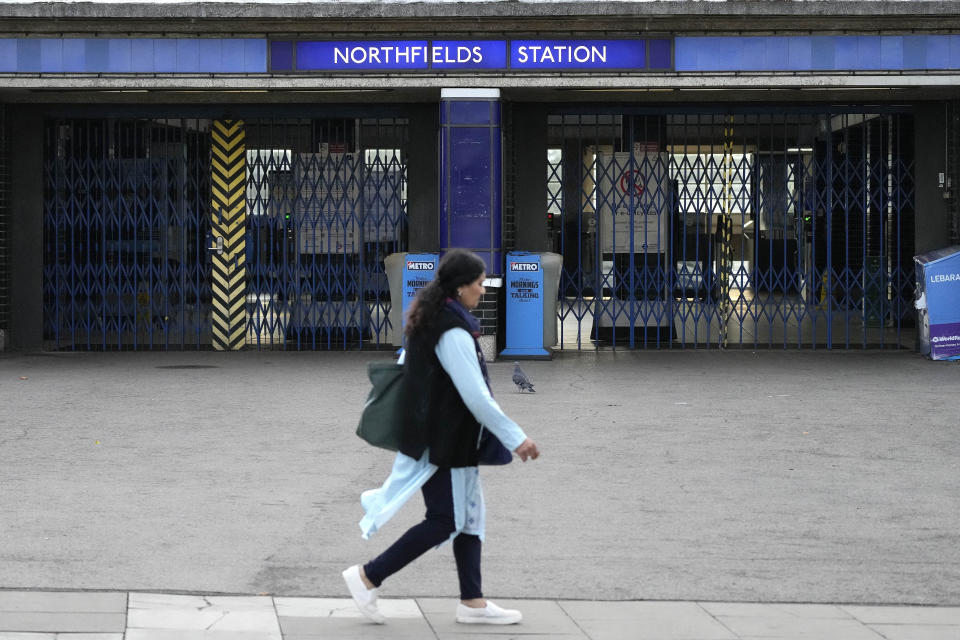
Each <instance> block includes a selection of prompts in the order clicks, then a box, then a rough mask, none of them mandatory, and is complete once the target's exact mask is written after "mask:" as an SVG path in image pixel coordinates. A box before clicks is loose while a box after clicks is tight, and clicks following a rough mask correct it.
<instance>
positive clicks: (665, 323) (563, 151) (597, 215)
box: [547, 107, 914, 349]
mask: <svg viewBox="0 0 960 640" xmlns="http://www.w3.org/2000/svg"><path fill="white" fill-rule="evenodd" d="M912 131H913V123H912V116H910V115H909V114H908V113H905V112H902V111H900V110H896V109H887V108H879V107H864V108H844V109H824V108H802V109H776V110H773V109H765V110H760V109H730V108H724V109H722V110H709V109H703V108H676V109H673V110H670V111H652V110H645V111H644V110H636V111H633V110H631V111H626V110H610V109H593V110H585V109H583V108H579V109H574V110H557V111H555V112H553V113H552V114H551V115H550V116H549V119H548V134H547V136H548V149H547V158H548V167H547V175H548V180H547V216H548V223H549V229H550V234H551V243H552V247H553V250H554V251H555V252H556V253H559V254H561V255H562V256H563V270H562V276H561V284H560V301H559V312H558V319H557V320H558V341H559V343H560V346H561V348H566V349H592V348H600V347H602V346H604V345H612V346H614V347H616V346H622V347H626V348H690V347H697V348H711V347H726V346H735V347H744V348H758V347H774V348H798V347H811V348H817V347H829V348H858V347H875V346H880V347H893V348H898V347H900V346H907V347H910V348H912V346H913V330H912V326H913V315H914V314H913V311H912V305H911V303H912V299H913V265H912V256H913V253H914V242H913V237H914V206H913V202H914V197H913V194H914V183H913V154H914V151H913V148H914V140H913V135H912Z"/></svg>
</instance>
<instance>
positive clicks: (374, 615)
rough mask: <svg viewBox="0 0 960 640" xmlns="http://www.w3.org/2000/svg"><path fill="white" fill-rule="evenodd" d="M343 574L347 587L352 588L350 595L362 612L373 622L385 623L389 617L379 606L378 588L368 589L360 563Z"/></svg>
mask: <svg viewBox="0 0 960 640" xmlns="http://www.w3.org/2000/svg"><path fill="white" fill-rule="evenodd" d="M341 575H343V581H344V582H346V583H347V589H349V590H350V595H351V596H353V601H354V602H355V603H356V605H357V608H358V609H360V613H362V614H363V615H365V616H367V618H368V619H370V620H371V621H372V622H375V623H377V624H383V623H385V622H386V621H387V619H386V618H384V617H383V614H382V613H380V610H379V609H378V608H377V593H378V590H377V589H367V585H365V584H363V578H361V577H360V565H358V564H355V565H353V566H352V567H350V568H349V569H347V570H346V571H344V572H343V573H342V574H341Z"/></svg>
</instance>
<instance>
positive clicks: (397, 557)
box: [363, 469, 483, 600]
mask: <svg viewBox="0 0 960 640" xmlns="http://www.w3.org/2000/svg"><path fill="white" fill-rule="evenodd" d="M423 501H424V503H425V504H426V505H427V514H426V516H424V519H423V522H421V523H420V524H417V525H414V526H412V527H410V529H408V530H407V532H406V533H404V534H403V535H402V536H400V538H399V539H398V540H397V541H396V542H394V543H393V544H392V545H390V547H389V548H388V549H387V550H386V551H384V552H383V553H381V554H380V555H379V556H377V557H376V558H374V559H373V560H371V561H370V562H368V563H367V564H365V565H363V572H364V573H365V574H367V579H368V580H370V582H372V583H373V584H374V585H375V586H377V587H379V586H380V585H381V584H382V583H383V581H384V580H386V579H387V578H389V577H390V576H392V575H393V574H395V573H396V572H397V571H400V569H403V568H404V567H405V566H407V565H408V564H410V563H411V562H413V561H414V560H416V559H417V558H419V557H420V556H422V555H423V554H424V553H426V552H427V551H428V550H429V549H432V548H433V547H436V546H437V545H439V544H441V543H442V542H444V541H446V540H447V539H448V538H450V534H451V533H453V532H454V531H456V528H457V527H456V525H455V524H454V517H453V491H452V488H451V486H450V470H449V469H437V471H436V473H434V474H433V476H431V478H430V479H429V480H427V482H426V484H424V485H423ZM480 550H481V542H480V538H479V536H475V535H470V534H467V533H461V534H460V535H458V536H457V537H456V538H454V539H453V556H454V558H456V561H457V575H458V576H459V578H460V599H461V600H471V599H473V598H482V597H483V592H482V591H481V589H480Z"/></svg>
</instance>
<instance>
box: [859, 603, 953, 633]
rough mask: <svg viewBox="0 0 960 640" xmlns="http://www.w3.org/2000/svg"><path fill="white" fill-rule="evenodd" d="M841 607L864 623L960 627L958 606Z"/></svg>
mask: <svg viewBox="0 0 960 640" xmlns="http://www.w3.org/2000/svg"><path fill="white" fill-rule="evenodd" d="M842 609H843V610H844V611H846V612H847V613H849V614H850V615H851V616H853V617H854V618H856V619H857V620H860V621H861V622H864V623H866V624H922V625H954V626H958V627H960V607H904V606H892V607H861V606H850V605H847V606H843V607H842ZM958 637H960V636H958Z"/></svg>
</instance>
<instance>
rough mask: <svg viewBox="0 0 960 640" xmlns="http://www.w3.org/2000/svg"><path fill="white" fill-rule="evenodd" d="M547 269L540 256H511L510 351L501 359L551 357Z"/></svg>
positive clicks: (519, 253) (508, 346)
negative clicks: (546, 330) (546, 335)
mask: <svg viewBox="0 0 960 640" xmlns="http://www.w3.org/2000/svg"><path fill="white" fill-rule="evenodd" d="M543 307H544V298H543V268H542V265H541V264H540V256H539V255H537V254H536V253H528V252H526V251H514V252H511V253H508V254H507V348H506V349H504V350H503V351H502V352H501V353H500V355H502V356H513V357H527V358H543V357H547V358H549V357H550V352H549V351H547V350H546V349H544V348H543Z"/></svg>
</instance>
